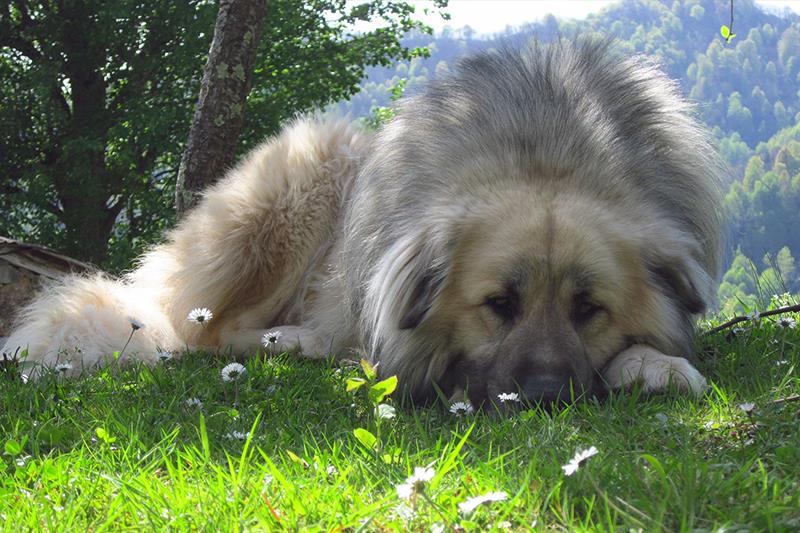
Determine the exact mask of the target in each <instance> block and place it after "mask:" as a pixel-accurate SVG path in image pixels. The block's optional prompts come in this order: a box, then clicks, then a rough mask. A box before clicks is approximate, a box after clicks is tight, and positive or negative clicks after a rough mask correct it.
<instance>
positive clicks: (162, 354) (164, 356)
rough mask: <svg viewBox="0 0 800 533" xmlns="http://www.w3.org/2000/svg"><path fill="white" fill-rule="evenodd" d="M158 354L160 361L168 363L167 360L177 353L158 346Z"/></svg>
mask: <svg viewBox="0 0 800 533" xmlns="http://www.w3.org/2000/svg"><path fill="white" fill-rule="evenodd" d="M156 356H157V357H158V360H159V361H161V362H162V363H166V362H167V361H169V360H170V359H172V358H173V357H175V353H174V352H170V351H169V350H162V349H161V348H156Z"/></svg>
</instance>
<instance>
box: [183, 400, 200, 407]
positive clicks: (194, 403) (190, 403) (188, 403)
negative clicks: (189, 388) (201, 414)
mask: <svg viewBox="0 0 800 533" xmlns="http://www.w3.org/2000/svg"><path fill="white" fill-rule="evenodd" d="M184 405H185V406H186V407H188V408H189V409H192V408H195V407H196V408H198V409H202V408H203V402H202V401H201V400H200V398H189V399H188V400H186V401H185V402H184Z"/></svg>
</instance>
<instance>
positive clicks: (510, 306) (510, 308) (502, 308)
mask: <svg viewBox="0 0 800 533" xmlns="http://www.w3.org/2000/svg"><path fill="white" fill-rule="evenodd" d="M486 305H487V306H488V307H489V309H491V310H492V312H493V313H494V314H496V315H497V316H499V317H500V318H502V319H503V320H505V321H508V320H511V319H512V318H514V315H515V313H516V304H515V303H514V298H512V297H510V296H506V295H501V296H491V297H489V298H487V300H486Z"/></svg>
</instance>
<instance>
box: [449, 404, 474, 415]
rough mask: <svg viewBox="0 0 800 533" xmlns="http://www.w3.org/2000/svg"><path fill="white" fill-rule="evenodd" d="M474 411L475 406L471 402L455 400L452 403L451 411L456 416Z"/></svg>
mask: <svg viewBox="0 0 800 533" xmlns="http://www.w3.org/2000/svg"><path fill="white" fill-rule="evenodd" d="M474 411H475V408H474V407H472V404H471V403H469V402H453V403H451V404H450V412H451V413H453V414H454V415H456V416H466V415H469V414H472V413H473V412H474Z"/></svg>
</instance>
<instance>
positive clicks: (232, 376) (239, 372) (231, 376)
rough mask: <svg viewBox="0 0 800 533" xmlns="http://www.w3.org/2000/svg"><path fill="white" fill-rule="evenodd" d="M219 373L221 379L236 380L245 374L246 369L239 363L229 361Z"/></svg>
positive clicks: (226, 380)
mask: <svg viewBox="0 0 800 533" xmlns="http://www.w3.org/2000/svg"><path fill="white" fill-rule="evenodd" d="M220 374H221V375H222V381H225V382H228V381H236V380H238V379H239V378H240V377H242V376H244V375H245V374H247V369H246V368H245V367H244V366H243V365H240V364H239V363H231V364H229V365H227V366H225V368H223V369H222V372H220Z"/></svg>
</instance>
